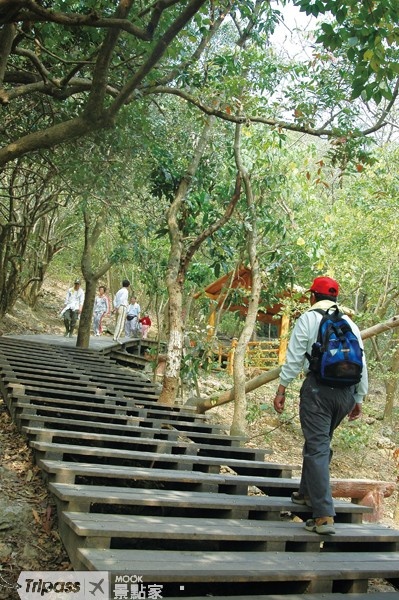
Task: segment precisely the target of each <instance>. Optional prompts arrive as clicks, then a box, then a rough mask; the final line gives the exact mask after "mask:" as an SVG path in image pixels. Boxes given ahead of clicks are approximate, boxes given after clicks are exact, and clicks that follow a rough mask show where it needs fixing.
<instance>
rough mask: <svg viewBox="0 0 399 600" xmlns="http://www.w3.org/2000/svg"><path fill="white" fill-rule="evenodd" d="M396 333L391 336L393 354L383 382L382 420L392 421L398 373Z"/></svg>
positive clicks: (398, 350) (398, 353) (398, 359)
mask: <svg viewBox="0 0 399 600" xmlns="http://www.w3.org/2000/svg"><path fill="white" fill-rule="evenodd" d="M398 337H399V336H398V333H397V332H395V334H394V335H393V336H392V342H393V344H394V348H393V355H392V358H391V364H390V367H389V371H388V375H389V379H387V380H386V382H385V390H386V400H385V408H384V417H383V420H384V421H392V417H393V407H394V403H395V396H396V391H397V389H398V373H399V339H398Z"/></svg>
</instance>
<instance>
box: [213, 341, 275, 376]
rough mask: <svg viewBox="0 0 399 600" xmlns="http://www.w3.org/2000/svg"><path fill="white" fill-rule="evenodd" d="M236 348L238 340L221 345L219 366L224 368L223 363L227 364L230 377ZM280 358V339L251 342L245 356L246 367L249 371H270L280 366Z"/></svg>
mask: <svg viewBox="0 0 399 600" xmlns="http://www.w3.org/2000/svg"><path fill="white" fill-rule="evenodd" d="M236 346H237V340H236V339H233V340H232V342H231V344H230V345H227V344H222V343H219V348H218V364H219V366H220V367H222V363H223V362H225V363H226V369H227V372H228V373H230V375H232V374H233V363H234V354H235V349H236ZM279 358H280V341H279V340H278V339H275V340H262V341H259V342H249V344H248V348H247V352H246V356H245V366H246V367H247V368H249V369H250V368H253V369H264V370H268V369H270V368H273V367H275V366H277V365H278V364H279Z"/></svg>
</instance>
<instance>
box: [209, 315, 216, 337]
mask: <svg viewBox="0 0 399 600" xmlns="http://www.w3.org/2000/svg"><path fill="white" fill-rule="evenodd" d="M215 324H216V310H215V309H212V311H211V312H210V313H209V319H208V332H207V338H208V341H209V340H210V339H212V338H213V336H214V335H215Z"/></svg>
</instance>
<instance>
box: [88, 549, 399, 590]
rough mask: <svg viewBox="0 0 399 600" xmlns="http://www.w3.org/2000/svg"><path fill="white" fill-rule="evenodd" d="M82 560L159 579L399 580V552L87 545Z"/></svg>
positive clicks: (94, 567)
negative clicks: (215, 550)
mask: <svg viewBox="0 0 399 600" xmlns="http://www.w3.org/2000/svg"><path fill="white" fill-rule="evenodd" d="M78 558H80V560H81V562H82V564H83V565H84V566H85V568H87V569H88V570H98V571H108V570H109V571H112V570H115V571H118V572H129V573H131V572H134V573H140V574H143V575H144V576H145V577H146V578H152V579H153V580H155V581H156V582H157V583H160V582H172V581H177V582H179V583H184V582H205V583H211V582H229V583H233V582H237V583H238V582H243V581H244V582H252V581H257V582H261V581H262V582H276V581H308V582H311V581H317V580H320V579H322V580H331V581H340V580H368V579H370V578H373V579H375V578H378V579H381V578H384V579H390V578H393V579H395V578H397V575H398V565H399V553H398V552H391V553H378V552H376V553H373V552H345V553H336V552H305V553H296V552H248V553H243V552H239V553H235V552H206V553H203V552H195V551H186V552H185V551H183V552H179V551H148V550H97V549H89V548H81V549H79V550H78ZM147 581H148V579H147Z"/></svg>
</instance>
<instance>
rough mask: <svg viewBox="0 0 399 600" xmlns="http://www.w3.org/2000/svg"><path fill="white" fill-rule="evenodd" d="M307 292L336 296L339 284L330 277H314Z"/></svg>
mask: <svg viewBox="0 0 399 600" xmlns="http://www.w3.org/2000/svg"><path fill="white" fill-rule="evenodd" d="M309 292H315V293H316V294H323V295H324V296H338V292H339V285H338V282H337V281H335V279H331V277H316V279H315V280H314V281H313V283H312V285H311V287H310V288H309Z"/></svg>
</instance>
